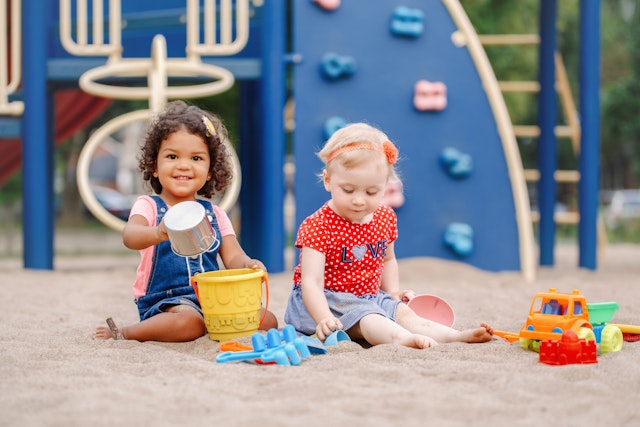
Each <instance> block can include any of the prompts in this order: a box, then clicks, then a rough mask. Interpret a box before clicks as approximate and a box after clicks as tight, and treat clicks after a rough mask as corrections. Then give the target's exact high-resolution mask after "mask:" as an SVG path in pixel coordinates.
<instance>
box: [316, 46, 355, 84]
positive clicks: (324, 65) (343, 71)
mask: <svg viewBox="0 0 640 427" xmlns="http://www.w3.org/2000/svg"><path fill="white" fill-rule="evenodd" d="M320 71H321V72H322V74H323V75H324V76H325V77H327V78H328V79H330V80H338V79H341V78H347V77H350V76H351V75H353V73H355V72H356V61H355V59H353V58H352V57H350V56H346V55H338V54H337V53H335V52H328V53H325V54H324V55H323V56H322V61H321V62H320Z"/></svg>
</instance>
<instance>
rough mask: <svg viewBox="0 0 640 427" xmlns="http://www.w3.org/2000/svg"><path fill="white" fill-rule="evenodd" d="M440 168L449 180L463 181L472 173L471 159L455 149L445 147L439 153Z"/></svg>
mask: <svg viewBox="0 0 640 427" xmlns="http://www.w3.org/2000/svg"><path fill="white" fill-rule="evenodd" d="M439 161H440V166H442V168H443V169H444V171H445V172H446V173H447V175H449V176H450V177H451V178H454V179H463V178H466V177H468V176H469V175H471V172H472V171H473V159H472V158H471V156H470V155H469V154H465V153H463V152H461V151H459V150H457V149H455V148H452V147H447V148H445V149H444V150H442V152H441V153H440V157H439Z"/></svg>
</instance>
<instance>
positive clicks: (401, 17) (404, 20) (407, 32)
mask: <svg viewBox="0 0 640 427" xmlns="http://www.w3.org/2000/svg"><path fill="white" fill-rule="evenodd" d="M423 20H424V13H423V12H422V11H421V10H420V9H411V8H408V7H406V6H398V7H396V8H395V10H394V11H393V15H392V16H391V33H392V34H393V35H395V36H400V37H408V38H417V37H420V35H421V34H422V32H423V31H424V24H423Z"/></svg>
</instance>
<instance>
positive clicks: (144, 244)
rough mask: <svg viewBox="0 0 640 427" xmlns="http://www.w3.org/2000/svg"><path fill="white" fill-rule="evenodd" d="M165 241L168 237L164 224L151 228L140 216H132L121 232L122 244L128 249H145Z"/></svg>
mask: <svg viewBox="0 0 640 427" xmlns="http://www.w3.org/2000/svg"><path fill="white" fill-rule="evenodd" d="M165 240H169V235H168V234H167V229H166V228H165V226H164V222H161V223H160V225H158V226H152V225H149V222H147V219H146V218H145V217H144V216H142V215H132V216H131V217H130V218H129V221H127V224H126V225H125V226H124V230H122V242H123V243H124V245H125V246H126V247H127V248H129V249H134V250H140V249H145V248H148V247H149V246H153V245H157V244H158V243H160V242H163V241H165Z"/></svg>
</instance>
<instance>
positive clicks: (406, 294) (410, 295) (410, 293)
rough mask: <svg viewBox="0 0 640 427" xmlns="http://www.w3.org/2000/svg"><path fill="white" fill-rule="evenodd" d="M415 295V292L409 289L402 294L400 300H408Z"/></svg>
mask: <svg viewBox="0 0 640 427" xmlns="http://www.w3.org/2000/svg"><path fill="white" fill-rule="evenodd" d="M415 297H416V293H415V292H413V291H409V292H407V293H405V294H404V295H403V296H402V301H404V299H405V298H406V299H407V300H406V301H405V302H409V301H411V300H412V299H414V298H415Z"/></svg>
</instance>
